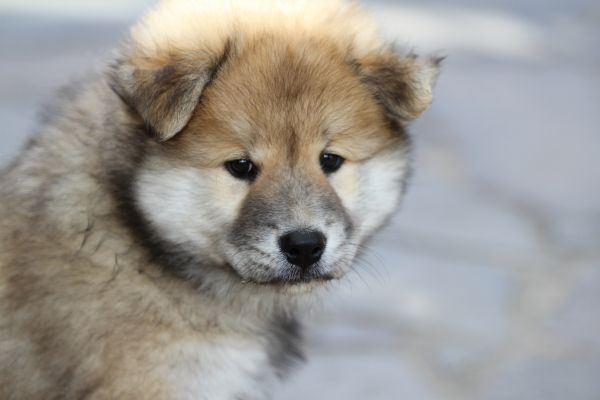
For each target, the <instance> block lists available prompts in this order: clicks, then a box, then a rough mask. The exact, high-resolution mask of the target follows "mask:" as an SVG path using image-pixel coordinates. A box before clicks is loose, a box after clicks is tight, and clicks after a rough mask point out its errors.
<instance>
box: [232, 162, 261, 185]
mask: <svg viewBox="0 0 600 400" xmlns="http://www.w3.org/2000/svg"><path fill="white" fill-rule="evenodd" d="M225 168H227V171H229V173H230V174H231V175H233V176H234V177H235V178H237V179H242V180H245V181H253V180H254V179H256V175H257V173H258V170H257V169H256V166H255V165H254V164H253V163H252V161H250V160H246V159H241V160H233V161H227V162H226V163H225Z"/></svg>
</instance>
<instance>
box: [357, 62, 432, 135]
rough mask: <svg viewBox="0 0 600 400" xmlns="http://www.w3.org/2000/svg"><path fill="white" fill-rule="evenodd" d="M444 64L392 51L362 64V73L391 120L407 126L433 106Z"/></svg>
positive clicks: (363, 78) (360, 68)
mask: <svg viewBox="0 0 600 400" xmlns="http://www.w3.org/2000/svg"><path fill="white" fill-rule="evenodd" d="M442 60H443V58H428V57H417V56H415V55H412V54H411V55H406V56H403V55H399V54H397V53H396V52H394V51H389V52H385V53H382V54H377V55H374V56H369V57H366V58H365V59H363V60H361V61H360V62H359V73H360V75H361V78H362V80H363V82H365V83H366V84H367V86H369V88H370V89H371V91H372V92H373V95H374V96H375V98H376V99H377V100H378V101H379V102H380V103H381V105H382V106H383V107H384V109H385V111H386V113H387V114H388V116H389V117H391V118H392V119H394V120H397V121H398V122H401V123H402V122H404V123H405V122H409V121H412V120H414V119H416V118H417V117H419V116H420V115H421V114H422V113H423V112H424V111H425V110H426V109H427V107H429V105H430V104H431V101H432V100H433V87H434V86H435V83H436V80H437V77H438V74H439V67H440V64H441V62H442Z"/></svg>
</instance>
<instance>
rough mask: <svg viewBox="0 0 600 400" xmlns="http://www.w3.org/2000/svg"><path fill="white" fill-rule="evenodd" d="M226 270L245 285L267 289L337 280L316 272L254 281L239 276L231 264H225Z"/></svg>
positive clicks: (315, 284) (333, 276)
mask: <svg viewBox="0 0 600 400" xmlns="http://www.w3.org/2000/svg"><path fill="white" fill-rule="evenodd" d="M227 267H228V269H229V270H230V271H231V272H233V273H234V274H235V275H236V276H237V279H239V281H240V282H241V283H242V284H245V285H257V286H269V287H279V288H283V287H299V286H309V285H310V286H318V285H319V284H326V283H328V282H331V281H334V280H336V279H338V277H336V276H335V275H334V274H332V273H323V272H318V271H312V272H302V273H295V274H286V275H281V276H275V277H272V278H267V279H256V278H252V277H245V276H242V275H241V274H240V272H239V271H238V270H236V269H235V268H234V267H233V266H232V265H231V264H229V263H228V264H227Z"/></svg>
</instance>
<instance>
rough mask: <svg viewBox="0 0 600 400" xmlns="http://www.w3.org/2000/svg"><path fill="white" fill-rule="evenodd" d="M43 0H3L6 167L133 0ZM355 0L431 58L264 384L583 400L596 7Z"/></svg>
mask: <svg viewBox="0 0 600 400" xmlns="http://www.w3.org/2000/svg"><path fill="white" fill-rule="evenodd" d="M49 4H52V3H51V2H46V3H42V2H39V3H36V2H35V1H33V0H29V1H21V2H16V1H15V2H12V1H7V0H5V1H4V2H3V3H2V4H0V55H1V56H0V119H1V120H2V127H3V128H2V129H3V132H2V134H1V135H0V161H3V162H7V161H8V160H9V159H10V157H11V156H12V155H13V154H15V152H16V151H17V149H18V147H19V146H20V145H21V143H22V142H23V140H24V139H25V138H26V136H27V135H29V134H30V133H31V131H32V130H33V129H34V127H35V124H34V122H33V121H34V116H35V114H36V110H37V109H38V108H39V106H40V105H41V104H43V103H44V101H45V100H47V99H49V98H50V96H51V93H52V91H53V90H55V89H56V88H57V87H59V86H60V85H61V84H63V83H64V82H66V81H68V80H69V79H71V78H73V77H76V76H80V75H83V74H84V72H85V70H87V69H88V68H90V67H93V66H94V64H96V63H98V62H101V61H102V60H103V59H105V58H106V57H107V54H108V53H107V52H108V50H109V49H110V47H111V46H112V45H114V43H116V41H117V40H118V38H119V37H120V36H121V35H122V33H123V32H124V31H125V26H126V23H127V21H130V20H132V19H134V18H135V16H136V14H138V13H139V12H140V11H141V9H142V7H143V5H144V1H135V2H132V3H129V4H128V6H127V7H124V6H123V5H122V4H121V3H117V2H116V1H104V2H99V1H92V2H90V3H83V2H80V3H78V5H77V6H75V5H73V4H70V3H68V2H66V1H61V2H57V3H56V4H57V7H51V6H49ZM82 4H93V5H94V7H93V12H90V11H89V10H88V9H85V6H83V5H82ZM119 4H120V5H119ZM365 4H366V5H367V6H368V7H369V8H371V9H372V10H373V12H374V14H375V15H376V17H377V18H378V19H380V20H381V22H382V23H383V24H384V28H385V33H386V35H388V36H389V37H390V38H396V39H397V40H398V43H399V44H406V45H410V46H412V47H414V48H416V49H417V50H419V51H421V52H442V53H444V54H447V55H448V59H447V61H446V63H445V66H444V71H443V74H442V76H441V78H440V81H439V85H438V91H437V98H436V101H435V103H434V105H433V106H432V108H431V110H430V112H428V113H427V114H426V115H425V117H424V118H423V119H422V120H420V121H419V122H418V123H416V124H414V126H413V127H412V131H413V133H414V137H415V140H416V142H417V165H416V175H415V177H414V179H413V182H412V187H411V189H410V190H409V193H408V196H407V197H406V200H405V203H404V205H403V209H402V211H401V212H400V213H398V214H397V215H396V216H395V217H394V219H393V221H392V222H391V224H390V225H389V226H388V227H387V228H386V229H385V231H384V232H383V233H382V234H381V235H379V236H378V237H376V239H375V240H374V241H373V242H372V243H371V244H370V245H369V247H370V250H369V252H368V254H367V255H365V257H364V258H363V259H362V260H361V261H360V268H358V272H357V273H356V274H355V275H353V276H352V277H351V279H350V280H348V281H347V282H346V283H344V284H341V285H340V287H339V290H338V291H336V292H335V293H332V295H331V297H330V298H328V299H327V300H326V301H324V304H323V307H322V309H320V310H315V312H314V314H313V315H312V317H311V319H310V321H311V322H310V329H309V330H308V336H309V344H310V347H309V361H308V363H307V364H306V365H305V367H304V368H303V369H302V370H301V371H300V372H299V373H298V374H297V375H296V376H295V377H294V378H292V380H291V382H289V383H288V384H286V385H284V386H283V387H282V388H281V391H280V392H279V393H278V394H277V396H276V398H277V399H282V400H300V399H308V398H315V399H345V400H350V399H357V400H358V399H385V400H389V399H409V400H434V399H435V400H437V399H440V400H441V399H444V400H454V399H456V400H469V399H473V400H475V399H477V400H507V399H508V400H512V399H515V400H521V399H524V400H554V399H556V400H567V399H568V400H598V399H600V380H599V379H598V377H600V372H599V371H600V312H598V305H600V157H598V154H599V153H600V131H599V130H598V126H599V125H600V43H599V42H600V3H598V2H597V1H592V0H590V1H584V0H575V1H567V0H564V1H559V0H551V1H550V0H548V1H542V0H533V1H517V0H492V1H486V2H481V1H475V0H458V1H453V2H450V1H446V2H436V1H429V0H422V1H420V2H418V3H417V2H414V3H404V2H399V1H391V0H390V1H370V2H365ZM58 5H60V7H59V6H58ZM74 7H79V8H74Z"/></svg>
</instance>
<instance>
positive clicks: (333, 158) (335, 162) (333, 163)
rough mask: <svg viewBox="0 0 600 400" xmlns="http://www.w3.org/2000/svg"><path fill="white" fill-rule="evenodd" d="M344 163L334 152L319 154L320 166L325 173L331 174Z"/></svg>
mask: <svg viewBox="0 0 600 400" xmlns="http://www.w3.org/2000/svg"><path fill="white" fill-rule="evenodd" d="M343 163H344V159H343V158H342V157H340V156H338V155H336V154H330V153H323V154H321V168H322V169H323V172H325V173H326V174H332V173H334V172H335V171H337V170H338V169H340V167H341V166H342V164H343Z"/></svg>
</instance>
